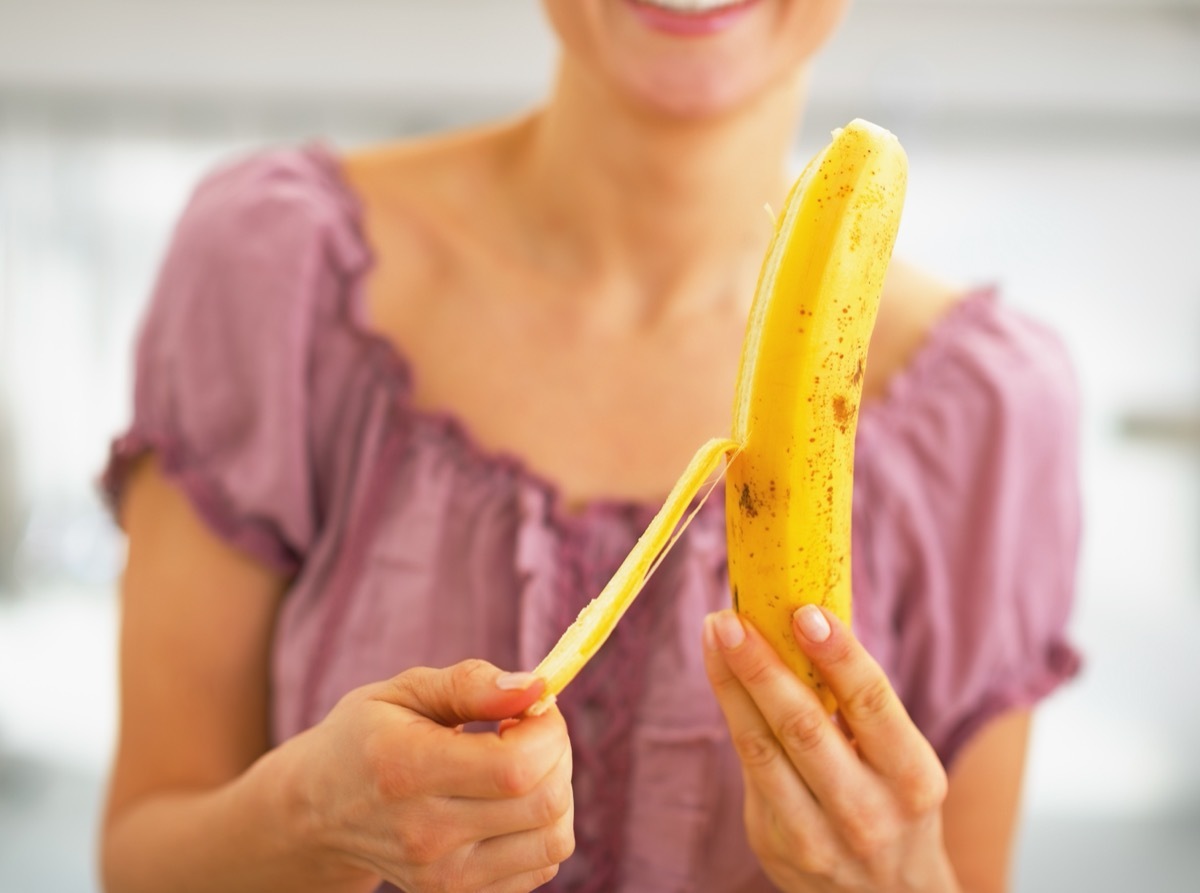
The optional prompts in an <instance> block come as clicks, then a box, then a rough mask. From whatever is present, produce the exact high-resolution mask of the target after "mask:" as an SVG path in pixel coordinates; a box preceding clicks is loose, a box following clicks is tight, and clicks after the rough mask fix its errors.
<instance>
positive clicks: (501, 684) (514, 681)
mask: <svg viewBox="0 0 1200 893" xmlns="http://www.w3.org/2000/svg"><path fill="white" fill-rule="evenodd" d="M537 680H538V677H537V676H535V675H533V673H504V674H502V675H500V676H497V677H496V688H499V689H503V690H504V691H525V689H527V688H530V687H531V686H532V685H533V684H534V683H535V682H537Z"/></svg>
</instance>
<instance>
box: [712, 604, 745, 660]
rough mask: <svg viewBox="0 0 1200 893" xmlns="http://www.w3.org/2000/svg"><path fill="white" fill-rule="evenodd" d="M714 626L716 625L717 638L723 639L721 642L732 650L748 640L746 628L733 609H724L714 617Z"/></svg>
mask: <svg viewBox="0 0 1200 893" xmlns="http://www.w3.org/2000/svg"><path fill="white" fill-rule="evenodd" d="M713 627H715V631H716V634H717V638H718V639H720V640H721V644H722V645H724V646H725V647H726V648H728V649H730V650H733V649H734V648H737V647H738V646H740V645H741V644H742V643H743V642H744V641H746V628H745V627H744V626H742V621H740V620H738V618H737V616H736V615H734V614H733V612H731V611H722V612H721V613H720V614H718V615H717V616H716V617H714V618H713Z"/></svg>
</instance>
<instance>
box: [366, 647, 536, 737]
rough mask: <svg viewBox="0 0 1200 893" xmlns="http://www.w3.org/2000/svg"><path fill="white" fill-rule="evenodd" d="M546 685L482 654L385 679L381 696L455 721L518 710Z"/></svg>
mask: <svg viewBox="0 0 1200 893" xmlns="http://www.w3.org/2000/svg"><path fill="white" fill-rule="evenodd" d="M545 688H546V683H545V681H544V680H542V679H539V678H538V677H537V676H534V675H533V674H532V673H505V672H504V671H503V670H501V669H500V668H499V667H496V666H494V665H493V664H490V663H488V662H487V661H485V660H465V661H463V662H462V663H457V664H454V665H453V666H450V667H446V668H445V669H440V670H435V669H430V668H429V667H416V668H414V669H411V670H406V671H405V672H403V673H401V674H400V675H399V676H396V677H394V678H393V679H392V680H391V681H390V683H389V684H388V685H387V686H386V687H385V689H384V692H383V693H382V695H381V700H384V701H388V702H389V703H392V704H396V705H397V706H400V707H405V708H407V709H409V710H412V711H413V712H415V713H419V714H421V715H422V716H424V717H426V718H428V719H431V720H433V721H434V722H437V723H440V724H441V725H444V726H460V725H462V724H463V723H468V722H494V721H497V720H501V719H510V718H512V717H515V716H520V715H521V714H522V713H524V712H525V710H526V709H528V708H529V707H530V706H531V705H532V704H533V703H534V702H535V701H537V699H538V698H540V697H541V696H542V692H543V691H544V690H545Z"/></svg>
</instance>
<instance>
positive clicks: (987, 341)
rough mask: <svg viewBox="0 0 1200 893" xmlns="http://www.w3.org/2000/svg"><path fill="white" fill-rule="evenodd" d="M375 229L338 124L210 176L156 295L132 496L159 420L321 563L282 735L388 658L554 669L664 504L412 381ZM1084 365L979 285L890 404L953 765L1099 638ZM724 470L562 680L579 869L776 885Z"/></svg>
mask: <svg viewBox="0 0 1200 893" xmlns="http://www.w3.org/2000/svg"><path fill="white" fill-rule="evenodd" d="M371 267H372V258H371V253H370V250H369V249H368V247H367V244H366V241H365V239H364V234H363V231H362V226H361V217H360V209H359V206H358V204H357V202H356V199H355V196H354V195H353V194H352V193H351V192H350V191H349V189H348V188H347V186H346V184H345V182H344V181H343V179H342V178H341V176H340V168H339V164H338V161H337V160H336V159H335V158H334V157H333V156H332V155H330V154H329V153H327V152H326V151H325V150H323V149H321V148H318V147H309V148H305V149H301V150H294V151H278V152H272V153H267V154H262V155H259V156H257V157H254V158H251V159H249V160H245V161H241V162H239V163H236V164H232V165H229V166H227V167H225V168H223V169H221V170H219V171H217V172H215V173H214V174H213V175H211V176H210V177H208V178H207V179H206V180H205V181H204V182H203V183H202V184H201V185H200V186H199V188H198V189H197V191H196V193H195V195H194V196H193V199H192V201H191V203H190V205H189V207H188V208H187V210H186V212H185V213H184V215H183V217H182V220H181V221H180V223H179V225H178V229H177V231H176V233H175V237H174V241H173V244H172V246H171V248H170V250H169V252H168V254H167V256H166V259H165V263H164V266H163V269H162V271H161V275H160V278H159V281H158V285H157V288H156V291H155V294H154V299H153V302H152V304H151V306H150V308H149V311H148V314H147V316H146V318H145V320H144V325H143V330H142V332H141V337H140V341H139V347H138V352H137V377H136V382H137V384H136V395H135V408H134V418H133V422H132V425H131V426H130V428H129V430H128V432H127V433H126V434H125V435H124V436H122V437H121V438H120V439H118V440H117V441H116V442H115V444H114V446H113V451H112V457H111V461H110V464H109V466H108V469H107V471H106V474H105V477H104V486H105V489H106V492H107V495H108V497H109V499H110V500H111V502H112V504H113V505H114V506H115V505H116V503H117V502H118V501H119V499H120V496H121V492H122V489H123V487H124V484H125V480H126V477H127V472H128V471H129V469H130V466H131V464H132V462H133V460H134V459H135V458H136V457H138V456H139V455H140V454H142V453H143V452H145V451H147V450H154V451H155V452H156V453H157V454H158V455H159V457H160V460H161V462H162V463H163V467H164V469H165V471H166V473H167V474H168V475H169V476H170V477H171V478H172V479H173V480H174V481H175V482H176V484H177V485H178V486H179V487H181V488H182V490H183V491H184V492H185V493H186V494H187V496H188V497H189V499H190V500H191V503H192V505H193V506H194V508H195V509H196V511H197V512H198V513H199V514H200V515H201V516H202V517H203V518H204V520H205V521H206V522H207V523H208V524H209V525H210V526H211V527H212V529H213V530H215V531H216V532H217V533H218V534H219V535H220V536H222V537H223V538H225V539H226V540H227V541H228V542H229V543H231V544H232V545H234V546H236V547H238V548H240V549H242V550H244V551H245V552H247V553H249V554H251V555H253V556H255V557H256V558H258V559H259V560H261V561H262V562H263V563H265V564H267V565H269V566H270V567H272V568H275V569H276V570H278V571H282V572H284V573H286V574H288V575H291V576H292V583H291V585H290V588H289V591H288V594H287V596H286V598H285V599H284V601H283V605H282V609H281V612H280V614H279V617H278V621H277V629H276V636H275V640H274V646H273V648H274V650H273V657H272V680H271V683H272V684H271V691H272V693H273V701H272V717H271V719H272V734H273V737H274V740H275V741H277V742H278V741H283V740H284V739H286V738H288V737H290V736H292V735H295V734H296V733H298V732H300V731H301V730H303V729H305V728H307V727H309V726H311V725H313V724H314V723H316V722H318V721H319V720H320V719H321V718H322V717H323V716H324V715H325V713H326V712H327V711H328V710H329V709H330V708H331V707H332V706H333V705H334V703H335V702H336V701H337V700H338V698H339V697H340V696H341V695H343V694H344V693H345V692H347V691H348V690H350V689H351V688H354V687H356V686H359V685H362V684H365V683H368V682H372V681H376V680H380V679H385V678H388V677H391V676H393V675H395V674H396V673H399V672H401V671H402V670H404V669H406V668H408V667H412V666H415V665H428V666H444V665H447V664H451V663H454V662H456V661H459V660H462V659H465V658H469V657H482V658H486V659H488V660H490V661H493V662H494V663H496V664H498V665H499V666H501V667H504V668H507V669H531V668H532V667H533V666H534V665H535V664H536V663H537V662H538V661H539V660H540V658H541V657H542V656H543V655H544V654H545V653H546V652H547V651H548V650H549V648H550V647H551V645H552V644H553V643H554V642H555V640H556V639H557V637H558V635H559V634H560V633H561V632H562V630H563V629H565V627H566V626H567V625H568V623H569V622H570V620H571V619H573V618H574V616H575V614H576V613H577V612H578V611H579V609H580V608H581V607H582V606H583V605H584V604H585V603H586V602H587V601H588V600H589V599H590V598H591V597H592V596H593V595H594V594H595V593H596V592H598V591H599V589H600V587H601V586H602V585H603V583H604V582H605V580H607V578H608V576H609V575H610V574H611V573H612V571H613V570H614V569H615V568H616V566H617V564H618V563H619V561H620V560H621V558H622V557H623V556H624V555H625V553H626V552H627V551H628V550H629V548H630V547H631V546H632V544H633V542H634V541H635V540H636V538H637V536H638V534H639V533H640V532H641V531H642V529H643V527H644V525H645V523H646V521H647V520H648V519H649V518H650V516H651V515H652V514H653V510H654V508H655V506H653V505H647V504H638V503H632V502H619V501H607V502H604V501H597V502H594V503H591V504H589V505H588V506H587V507H586V508H585V509H584V510H582V511H581V512H577V513H569V512H568V511H567V510H566V508H565V506H564V505H563V503H562V499H561V497H560V495H559V493H558V492H557V491H556V489H555V487H554V485H553V484H552V483H550V482H548V481H546V480H544V479H543V478H541V477H539V476H538V475H537V474H536V473H535V472H533V471H531V470H530V469H528V468H526V467H525V466H524V465H523V464H522V463H521V462H520V460H518V459H516V458H513V457H510V456H500V455H496V454H494V453H491V452H489V451H487V450H484V449H482V448H481V447H480V446H479V445H478V444H477V443H476V442H474V441H473V440H472V438H471V434H470V432H469V431H467V430H466V429H465V428H464V427H463V425H462V424H460V423H459V422H458V421H457V420H456V419H455V418H454V417H453V416H451V415H449V414H439V413H432V412H428V411H425V410H422V409H418V408H417V407H415V406H414V405H413V403H412V401H411V393H412V378H413V373H412V370H411V369H410V368H409V367H408V365H407V364H406V361H405V359H404V358H403V357H402V356H400V355H399V354H398V353H397V352H396V349H395V348H394V347H393V346H392V345H391V344H390V343H388V342H387V341H385V340H383V339H382V338H380V337H378V336H376V335H375V334H373V333H371V332H370V331H369V330H368V328H367V325H366V320H365V318H364V303H363V293H364V281H365V279H366V278H367V277H368V275H369V274H370V271H371ZM1076 416H1077V406H1076V393H1075V386H1074V379H1073V375H1072V371H1071V368H1070V366H1069V363H1068V360H1067V359H1066V357H1065V355H1064V351H1063V348H1062V346H1061V345H1060V343H1059V341H1058V340H1057V339H1056V338H1055V337H1054V336H1053V335H1052V334H1051V333H1049V332H1048V331H1046V330H1045V329H1044V328H1042V327H1041V326H1039V325H1037V324H1035V323H1034V322H1032V321H1031V320H1029V319H1027V318H1025V317H1023V316H1021V315H1019V314H1017V313H1016V312H1014V311H1013V310H1011V309H1009V308H1007V307H1005V306H1003V305H1002V304H1000V303H998V301H997V300H996V298H995V296H994V295H993V294H992V293H991V292H990V291H984V292H979V293H977V294H975V295H973V296H971V297H970V298H968V299H966V300H964V301H963V302H962V303H961V304H960V305H959V306H957V307H956V308H955V309H953V310H952V311H950V313H949V314H948V315H947V316H946V317H945V318H944V319H943V320H942V321H940V322H939V323H938V324H937V326H936V327H935V328H934V330H933V331H932V332H931V333H930V335H929V337H928V339H927V341H926V343H925V345H924V346H923V347H922V349H921V350H920V352H919V354H918V355H917V356H916V358H915V359H914V360H913V362H912V363H911V364H910V365H909V366H908V368H906V369H905V370H904V371H903V372H902V373H900V374H899V375H898V376H897V377H896V378H895V380H894V381H893V383H892V385H891V388H890V392H889V393H888V395H887V397H886V398H885V399H882V400H879V401H876V402H874V403H868V404H867V405H866V406H865V407H864V408H863V410H862V413H861V419H860V423H859V432H858V455H857V463H856V466H855V491H854V543H853V545H854V549H853V571H854V597H855V628H856V631H857V633H858V635H859V636H860V638H861V639H862V640H863V642H864V643H865V644H866V645H867V647H868V648H869V649H870V650H871V651H872V652H873V653H874V655H875V656H876V657H877V658H878V660H879V661H880V663H881V664H882V665H883V667H884V668H885V669H886V671H887V672H888V674H889V676H890V677H891V679H892V681H893V683H894V685H895V686H896V689H897V691H898V692H899V693H900V695H901V696H902V698H903V699H904V702H905V704H906V705H907V707H908V710H909V712H910V713H911V714H912V716H913V718H914V720H915V721H916V723H917V725H918V726H919V727H920V728H921V729H922V731H923V732H924V734H925V735H926V736H927V737H928V738H929V740H930V741H931V742H932V743H933V746H934V747H935V748H936V750H937V752H938V753H939V754H940V756H941V758H942V760H943V761H945V762H946V763H949V762H950V761H952V760H953V759H954V756H955V754H956V753H957V752H958V751H959V749H960V748H961V747H962V745H963V744H964V743H965V742H966V741H967V740H968V739H969V738H970V736H971V734H972V733H973V732H974V731H975V730H976V729H978V728H979V727H980V726H981V725H982V724H983V723H985V722H986V721H987V720H988V719H989V718H991V717H993V716H995V715H997V714H998V713H1000V712H1001V711H1004V710H1008V709H1011V708H1015V707H1023V706H1027V705H1030V704H1032V703H1034V702H1035V701H1037V700H1039V699H1040V698H1042V697H1043V696H1044V695H1046V694H1047V693H1048V692H1049V691H1050V690H1051V689H1053V688H1054V687H1055V686H1056V685H1058V684H1059V683H1060V682H1061V681H1063V680H1064V679H1066V678H1068V677H1070V676H1071V675H1073V674H1074V673H1075V671H1076V669H1077V666H1078V659H1077V657H1076V654H1075V652H1074V651H1073V650H1072V648H1071V647H1070V645H1068V644H1067V642H1066V641H1065V639H1064V627H1065V625H1066V623H1067V619H1068V613H1069V609H1070V606H1071V602H1072V598H1073V592H1074V576H1075V564H1076V551H1077V543H1078V536H1079V498H1078V480H1077V468H1076V459H1077V457H1076V450H1077V443H1076V441H1077V417H1076ZM722 504H723V500H720V499H712V500H710V501H709V502H708V503H707V504H706V505H705V507H704V509H703V510H702V511H701V512H700V514H699V515H698V516H697V518H696V520H695V521H694V522H693V524H692V526H691V527H690V528H689V529H688V531H687V534H686V536H685V537H684V538H683V539H682V540H681V542H680V544H679V546H678V547H677V548H676V549H675V550H674V551H673V552H672V553H671V556H670V558H669V560H668V561H667V562H666V563H665V564H664V566H663V567H662V568H661V569H660V571H659V572H658V573H657V574H656V575H655V577H654V578H653V579H652V581H651V583H650V585H649V587H648V588H647V590H646V591H645V592H644V593H643V594H642V596H641V597H640V598H639V599H638V601H637V602H636V603H635V604H634V606H633V608H632V609H631V610H630V612H629V614H628V615H627V616H626V619H625V620H624V621H623V622H622V624H621V625H620V627H619V628H618V629H617V631H616V633H615V634H614V636H613V638H612V639H611V640H610V641H609V643H608V644H607V645H606V646H605V647H604V649H603V650H602V652H601V654H600V655H599V656H598V657H597V659H596V660H595V661H593V662H592V664H590V665H589V666H588V667H587V668H586V669H585V671H584V673H583V674H582V676H581V678H580V679H579V680H578V681H577V682H576V683H574V684H573V685H572V686H571V687H570V688H569V689H568V690H567V691H566V693H565V694H564V696H563V697H562V698H561V699H560V704H561V707H562V710H563V713H564V714H565V715H566V717H567V721H568V724H569V728H570V730H571V736H572V742H573V746H574V749H575V778H574V784H575V789H576V802H577V834H576V838H577V852H576V855H575V856H574V857H572V859H571V860H569V861H568V863H566V865H564V866H563V870H562V872H561V873H560V875H559V877H558V879H556V880H555V882H554V883H553V885H552V886H553V888H554V889H560V890H568V889H569V890H620V891H627V893H632V891H654V893H666V891H674V890H713V891H723V890H733V889H745V890H757V889H763V890H769V889H771V887H770V885H769V884H768V883H767V881H766V879H765V878H764V877H763V876H762V875H761V872H760V871H759V869H758V867H757V863H756V862H755V859H754V857H753V855H752V854H751V852H750V850H749V847H748V845H747V843H746V841H745V835H744V832H743V830H742V825H741V812H742V811H741V799H742V787H741V776H740V772H739V769H738V763H737V760H736V758H735V756H734V754H733V751H732V748H731V746H730V742H729V736H728V734H727V732H726V729H725V726H724V723H723V722H722V719H721V716H720V713H719V710H718V708H717V705H716V702H715V701H714V699H713V697H712V695H711V693H710V691H709V688H708V684H707V682H706V680H705V675H704V671H703V665H702V655H701V634H700V633H701V622H702V619H703V617H704V615H705V614H706V613H708V612H709V611H713V610H717V609H719V608H722V607H725V606H727V605H728V604H729V594H728V590H727V578H726V567H725V537H724V517H723V510H722Z"/></svg>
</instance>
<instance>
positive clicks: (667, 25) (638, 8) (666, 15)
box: [625, 0, 760, 37]
mask: <svg viewBox="0 0 1200 893" xmlns="http://www.w3.org/2000/svg"><path fill="white" fill-rule="evenodd" d="M625 2H626V3H627V4H628V6H629V7H630V8H631V9H632V10H633V14H634V15H636V16H637V17H638V18H639V19H640V20H641V22H642V24H644V25H646V27H648V28H652V29H653V30H655V31H661V32H662V33H664V34H671V35H674V36H676V37H703V36H705V35H709V34H717V33H720V32H721V31H725V30H726V29H728V28H732V27H733V26H734V25H735V24H737V23H738V22H739V21H741V20H742V19H743V18H745V16H746V15H747V14H748V13H749V12H750V10H751V9H752V8H753V7H755V6H757V5H758V3H759V2H760V0H742V2H741V3H735V4H733V5H732V6H722V7H719V8H717V9H710V10H707V11H703V12H701V11H691V12H684V11H682V10H674V9H667V8H665V7H662V6H653V5H651V4H650V3H647V2H644V0H625Z"/></svg>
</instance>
